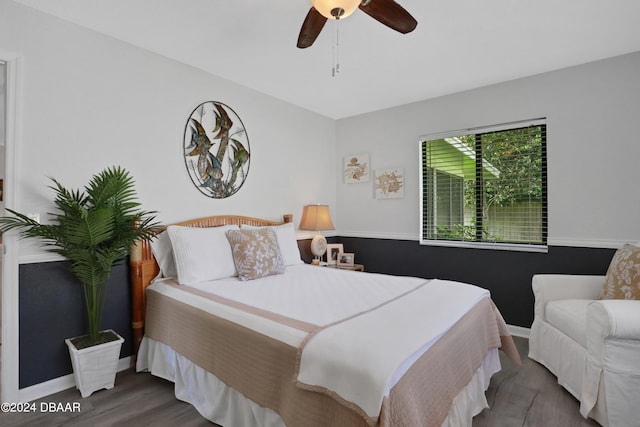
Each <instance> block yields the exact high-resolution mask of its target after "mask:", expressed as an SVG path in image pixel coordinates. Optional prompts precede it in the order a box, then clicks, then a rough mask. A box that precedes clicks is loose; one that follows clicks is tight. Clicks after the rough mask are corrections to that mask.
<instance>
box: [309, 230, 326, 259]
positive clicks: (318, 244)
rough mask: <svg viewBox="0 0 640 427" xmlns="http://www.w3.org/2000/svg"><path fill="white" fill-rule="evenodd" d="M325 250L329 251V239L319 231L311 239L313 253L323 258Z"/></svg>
mask: <svg viewBox="0 0 640 427" xmlns="http://www.w3.org/2000/svg"><path fill="white" fill-rule="evenodd" d="M325 252H327V239H325V237H324V236H323V235H322V234H320V233H318V234H316V235H315V236H314V237H313V239H312V240H311V253H312V254H313V255H314V256H315V257H316V258H322V256H323V255H324V254H325Z"/></svg>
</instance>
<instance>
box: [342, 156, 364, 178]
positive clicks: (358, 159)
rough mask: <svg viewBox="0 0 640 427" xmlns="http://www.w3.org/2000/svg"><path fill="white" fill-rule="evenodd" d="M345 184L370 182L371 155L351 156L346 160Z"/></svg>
mask: <svg viewBox="0 0 640 427" xmlns="http://www.w3.org/2000/svg"><path fill="white" fill-rule="evenodd" d="M344 182H345V183H346V184H355V183H358V182H369V154H368V153H362V154H351V155H349V156H346V157H345V158H344Z"/></svg>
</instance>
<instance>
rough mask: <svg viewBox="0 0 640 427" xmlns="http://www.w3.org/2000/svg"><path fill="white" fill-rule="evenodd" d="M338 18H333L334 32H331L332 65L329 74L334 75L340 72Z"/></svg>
mask: <svg viewBox="0 0 640 427" xmlns="http://www.w3.org/2000/svg"><path fill="white" fill-rule="evenodd" d="M339 22H340V20H339V19H336V20H334V24H333V25H334V32H333V43H332V44H333V49H332V51H333V52H332V54H333V67H332V69H331V76H332V77H335V76H336V74H338V73H340V38H339V35H340V34H339V31H338V28H339V27H338V25H339Z"/></svg>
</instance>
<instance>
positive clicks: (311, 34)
mask: <svg viewBox="0 0 640 427" xmlns="http://www.w3.org/2000/svg"><path fill="white" fill-rule="evenodd" d="M325 22H327V18H325V17H324V16H322V15H321V14H320V12H318V11H317V10H316V8H315V7H312V8H311V9H309V13H307V17H306V18H305V19H304V22H303V23H302V28H300V34H299V35H298V47H299V48H300V49H304V48H305V47H309V46H311V45H312V44H313V42H314V41H316V38H317V37H318V34H320V31H322V28H323V27H324V24H325Z"/></svg>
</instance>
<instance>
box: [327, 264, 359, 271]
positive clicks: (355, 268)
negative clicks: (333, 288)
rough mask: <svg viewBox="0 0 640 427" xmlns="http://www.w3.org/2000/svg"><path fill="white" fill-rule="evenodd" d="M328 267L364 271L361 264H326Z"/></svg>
mask: <svg viewBox="0 0 640 427" xmlns="http://www.w3.org/2000/svg"><path fill="white" fill-rule="evenodd" d="M327 267H329V268H337V269H339V270H351V271H364V265H362V264H353V265H339V266H336V265H328V266H327Z"/></svg>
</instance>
